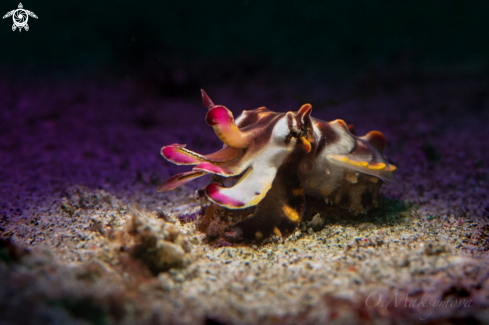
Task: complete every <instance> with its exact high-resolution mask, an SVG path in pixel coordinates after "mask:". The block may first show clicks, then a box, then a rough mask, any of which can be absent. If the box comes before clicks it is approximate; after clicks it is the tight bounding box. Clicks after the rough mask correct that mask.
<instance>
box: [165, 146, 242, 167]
mask: <svg viewBox="0 0 489 325" xmlns="http://www.w3.org/2000/svg"><path fill="white" fill-rule="evenodd" d="M241 151H242V149H240V148H234V147H230V146H225V147H224V148H222V149H221V150H219V151H216V152H214V153H211V154H208V155H201V154H199V153H197V152H194V151H191V150H188V149H186V148H185V144H178V143H174V144H171V145H168V146H164V147H163V148H161V155H162V156H163V157H164V158H165V159H166V160H168V161H169V162H172V163H174V164H177V165H198V164H200V163H202V162H207V163H211V164H214V165H224V164H228V163H230V162H232V161H233V160H235V159H236V158H238V156H239V155H240V153H241Z"/></svg>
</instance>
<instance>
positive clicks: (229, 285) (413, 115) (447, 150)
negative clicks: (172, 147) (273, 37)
mask: <svg viewBox="0 0 489 325" xmlns="http://www.w3.org/2000/svg"><path fill="white" fill-rule="evenodd" d="M379 78H380V79H379V80H380V81H382V77H379ZM387 81H388V83H391V81H392V80H390V79H388V80H387ZM485 81H487V80H477V79H476V78H473V79H466V80H461V79H455V78H454V79H449V78H448V79H446V80H437V79H435V78H431V79H428V78H426V81H418V82H417V83H416V84H412V83H408V82H402V83H397V85H399V86H391V87H390V88H383V87H382V86H379V85H380V84H381V83H379V85H378V86H377V87H376V88H375V89H374V90H375V91H373V92H371V93H369V94H368V95H365V93H364V89H363V88H364V87H362V86H358V88H356V87H353V86H344V87H337V88H333V87H327V86H325V85H320V84H317V85H314V86H312V87H304V86H300V85H297V84H293V83H286V82H283V83H282V84H280V83H277V82H274V84H273V87H271V86H270V84H268V83H267V82H263V81H262V82H260V81H256V80H250V81H249V83H247V85H248V86H246V87H243V85H242V84H240V85H239V89H238V86H236V87H235V86H233V85H227V86H215V87H214V88H212V87H206V85H201V86H202V87H203V88H206V90H208V91H209V93H211V92H212V94H215V95H213V100H214V101H215V102H219V103H226V105H227V106H228V107H229V108H230V109H231V110H232V111H233V113H234V114H235V116H237V115H238V114H239V113H240V112H241V111H242V110H245V109H248V110H249V109H255V108H257V107H259V106H262V105H265V106H267V108H269V109H270V110H274V111H280V112H286V111H289V110H290V111H297V110H298V109H299V107H300V105H302V104H303V103H305V102H310V103H311V104H312V106H313V108H314V116H315V117H318V118H320V119H323V120H334V119H337V118H341V119H344V120H345V121H346V122H347V123H348V124H350V123H351V124H354V125H355V126H356V128H357V133H359V134H364V133H366V132H367V131H369V130H372V129H375V130H379V131H381V132H382V133H384V134H385V136H386V139H387V145H386V149H385V151H384V154H385V156H386V157H387V158H388V159H389V161H390V162H392V163H393V164H395V165H396V166H398V171H397V172H396V173H397V175H396V176H397V177H398V179H399V182H400V184H401V186H400V188H399V189H397V188H395V187H391V186H386V187H384V188H382V190H381V195H382V196H383V197H385V199H384V206H383V208H380V209H377V210H375V211H374V212H372V213H369V214H368V215H365V216H361V217H352V216H347V215H337V214H333V213H332V214H331V215H328V214H327V213H325V212H322V213H320V217H318V218H319V219H318V218H316V217H315V218H313V219H312V220H310V221H307V220H306V222H304V223H302V224H301V225H299V227H298V229H297V231H296V232H295V233H293V234H292V235H291V236H290V237H289V238H287V239H281V238H279V237H272V238H270V239H269V240H267V241H265V242H263V243H261V244H260V246H255V245H251V246H247V245H242V246H234V245H231V244H230V243H228V242H225V241H221V242H216V241H213V240H214V239H213V237H212V231H214V230H215V232H216V233H217V232H219V229H218V228H219V227H220V226H222V224H224V223H225V221H226V220H224V218H229V219H233V218H234V217H235V216H233V215H229V216H221V218H222V220H220V219H219V218H217V219H215V220H207V221H206V222H208V225H207V228H208V231H207V233H206V234H205V235H204V234H202V233H200V232H198V231H197V226H198V223H199V222H201V221H202V220H195V219H194V217H195V216H196V215H197V214H198V213H199V212H200V202H199V201H197V200H196V199H195V194H194V190H195V189H196V188H198V187H201V186H202V185H204V184H206V183H207V181H208V180H205V179H204V180H202V181H200V180H199V181H196V182H195V183H197V184H193V183H192V184H186V185H184V186H182V187H181V189H179V190H176V191H173V192H166V193H157V192H156V187H157V185H158V184H159V183H160V182H161V181H162V180H163V179H166V178H168V177H169V176H170V175H172V174H175V173H178V172H182V171H183V170H182V169H181V168H179V167H175V166H173V165H172V164H169V163H167V162H166V161H164V159H163V158H161V156H160V155H159V153H160V152H159V151H160V148H161V145H162V144H167V143H186V144H187V147H188V148H192V149H195V150H196V151H198V152H199V153H204V154H205V153H210V152H213V151H216V150H218V149H220V146H221V141H220V140H219V139H218V138H217V137H216V136H215V134H214V132H213V131H212V130H211V129H210V128H209V127H208V126H207V125H206V124H205V123H202V121H203V119H204V117H205V114H206V111H207V109H205V108H203V107H202V106H201V103H200V100H199V98H198V96H199V89H198V88H196V89H195V92H194V93H192V94H189V96H187V97H186V98H167V97H157V96H154V95H148V94H146V93H144V91H142V90H141V87H138V85H137V84H136V83H134V82H131V81H129V80H126V81H117V82H115V81H111V80H105V81H93V80H87V81H72V82H64V83H61V82H57V81H48V82H44V83H37V82H35V81H32V82H19V81H15V80H13V81H12V80H0V235H1V237H2V241H1V243H0V287H1V288H3V289H2V290H0V291H1V292H0V319H1V320H5V321H7V323H8V322H10V323H16V322H17V323H18V322H20V321H24V322H25V323H31V324H33V323H35V321H34V320H33V319H41V318H40V317H45V318H43V319H48V320H47V321H46V322H45V323H49V322H50V321H49V320H51V323H54V322H55V321H58V322H61V323H64V324H75V323H76V324H82V323H84V322H85V323H86V322H92V323H93V322H95V323H96V322H98V323H104V322H105V323H110V322H114V323H130V322H131V320H132V321H134V320H136V321H137V322H138V323H151V321H152V320H153V321H155V322H158V321H160V322H162V323H165V322H167V323H175V324H176V323H182V324H184V323H205V322H206V321H209V320H215V321H219V322H222V323H236V324H237V323H243V324H245V323H246V324H250V323H258V322H259V323H263V324H265V323H270V324H271V323H276V322H282V323H284V324H293V323H301V322H305V323H320V322H333V323H334V322H336V323H338V324H339V323H345V322H346V323H352V322H357V323H359V322H369V321H370V322H375V321H377V320H380V319H381V318H382V319H387V322H396V321H400V322H404V321H405V322H415V321H418V320H420V319H425V320H427V321H431V320H432V321H438V320H443V319H461V320H474V321H480V322H487V321H489V320H488V319H487V308H488V305H487V296H488V294H489V280H488V278H487V274H489V255H488V254H489V251H488V248H489V237H488V235H487V234H488V233H489V212H488V210H489V198H488V192H487V188H488V183H489V141H488V140H487V138H488V136H489V125H488V123H487V121H489V92H488V90H487V87H486V83H485ZM351 84H355V83H354V82H352V83H351ZM358 84H359V85H361V84H362V83H361V82H359V83H358ZM369 87H372V86H371V85H370V86H369ZM370 89H372V88H370ZM352 94H353V95H352ZM354 94H363V95H358V96H355V95H354ZM330 97H333V98H334V99H335V100H336V101H337V102H338V101H339V102H341V99H343V98H349V101H346V102H343V103H341V104H332V103H334V101H332V100H330ZM199 218H200V217H199ZM131 220H132V221H131ZM318 220H319V221H318ZM7 238H8V240H7ZM220 246H223V247H220ZM22 247H24V248H27V250H25V249H23V248H22ZM46 274H50V275H49V276H47V275H46ZM431 288H433V289H431ZM396 294H397V295H398V297H400V298H402V299H404V298H406V299H407V300H406V301H407V307H402V308H401V307H400V305H397V306H395V305H394V303H393V302H392V303H391V304H390V305H385V306H381V304H380V303H378V304H377V303H376V302H377V301H380V300H382V301H389V298H392V297H394V296H395V295H396ZM209 297H211V298H209ZM373 297H375V298H376V300H375V301H374V300H373ZM423 297H424V299H425V301H430V302H434V301H437V299H438V300H439V301H440V300H441V301H449V302H453V301H454V300H455V299H457V300H458V301H463V302H464V303H465V304H466V305H464V304H462V305H460V306H458V307H447V308H438V307H437V308H432V309H431V308H426V307H424V306H422V305H420V304H419V303H418V304H416V302H415V300H416V299H417V301H418V302H419V301H420V300H421V299H422V298H423ZM469 300H470V303H469V304H468V305H467V303H468V301H469ZM413 301H414V302H413ZM402 304H403V306H405V305H404V300H403V302H402ZM26 308H28V309H29V310H32V316H27V315H25V313H24V311H25V310H26ZM484 312H486V313H485V314H484Z"/></svg>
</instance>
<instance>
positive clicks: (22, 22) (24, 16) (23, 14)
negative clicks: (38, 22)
mask: <svg viewBox="0 0 489 325" xmlns="http://www.w3.org/2000/svg"><path fill="white" fill-rule="evenodd" d="M23 8H24V6H22V3H19V9H15V10H12V11H9V12H7V13H6V14H5V16H3V19H5V18H7V17H10V16H12V19H13V20H14V24H13V25H12V31H14V32H15V29H16V28H18V29H19V32H21V31H22V28H24V29H25V30H26V31H28V30H29V25H27V21H28V20H29V16H31V17H33V18H36V19H37V16H36V14H35V13H33V12H32V11H29V10H25V9H23Z"/></svg>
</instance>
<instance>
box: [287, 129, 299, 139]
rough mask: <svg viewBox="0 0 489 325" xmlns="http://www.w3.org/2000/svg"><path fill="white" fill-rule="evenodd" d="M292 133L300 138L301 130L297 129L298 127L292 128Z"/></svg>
mask: <svg viewBox="0 0 489 325" xmlns="http://www.w3.org/2000/svg"><path fill="white" fill-rule="evenodd" d="M290 135H291V136H293V137H294V138H299V137H300V136H301V131H299V130H297V129H296V128H292V129H290Z"/></svg>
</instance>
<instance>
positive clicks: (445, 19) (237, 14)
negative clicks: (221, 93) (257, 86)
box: [0, 0, 489, 92]
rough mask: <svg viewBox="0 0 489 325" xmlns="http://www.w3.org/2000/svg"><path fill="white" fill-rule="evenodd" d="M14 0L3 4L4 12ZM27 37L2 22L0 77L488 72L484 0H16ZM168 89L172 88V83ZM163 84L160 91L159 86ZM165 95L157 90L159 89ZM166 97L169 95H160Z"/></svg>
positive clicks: (158, 78) (164, 79) (226, 78)
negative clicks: (26, 14) (29, 14)
mask: <svg viewBox="0 0 489 325" xmlns="http://www.w3.org/2000/svg"><path fill="white" fill-rule="evenodd" d="M17 1H18V0H15V1H13V0H4V1H2V3H1V4H0V11H1V15H2V16H3V15H4V14H5V13H6V12H8V11H10V10H12V9H16V8H17V6H18V2H17ZM23 5H24V8H25V9H28V10H31V11H33V12H34V13H35V14H36V15H37V16H38V17H39V19H34V18H29V26H30V30H29V31H28V32H25V31H22V32H21V33H19V32H18V31H16V32H12V30H11V26H12V19H11V18H7V19H4V20H0V40H1V45H0V48H1V51H0V72H2V73H3V74H4V75H8V76H9V77H14V78H15V77H16V76H26V77H29V78H32V77H34V76H35V77H38V78H41V79H42V78H48V77H51V76H56V77H62V78H63V77H66V76H80V75H82V76H83V75H87V74H91V75H108V76H117V77H120V76H124V77H137V78H143V79H146V80H149V81H150V82H155V83H158V84H160V85H166V86H168V84H169V80H170V79H171V80H172V82H173V84H174V85H173V86H176V87H174V88H181V87H178V84H179V83H180V86H182V85H185V84H186V83H188V82H189V80H191V81H192V82H195V83H197V84H198V83H199V82H201V81H210V80H213V81H216V82H233V80H234V79H235V78H237V79H242V78H247V77H250V76H254V75H256V74H265V73H266V74H271V73H277V74H280V75H282V76H285V77H287V78H291V79H294V78H304V79H305V80H338V79H349V78H351V77H355V76H357V75H358V74H359V73H363V72H365V71H367V72H368V71H372V70H375V69H379V68H380V69H386V70H389V69H397V70H396V71H402V73H403V74H408V75H413V74H424V73H433V72H435V73H439V72H440V71H442V72H443V73H448V74H450V75H457V74H478V75H480V74H487V73H488V62H489V20H488V19H487V16H488V14H489V2H487V1H464V0H455V1H441V0H436V1H422V0H410V1H388V0H376V1H375V0H372V1H359V0H344V1H257V0H240V1H229V0H227V1H224V0H206V1H195V0H194V1H183V0H164V1H79V0H75V1H47V2H41V1H32V0H31V1H26V2H25V1H24V2H23ZM172 82H170V84H171V83H172ZM163 88H164V87H163ZM162 91H164V90H162ZM167 92H171V89H169V90H167Z"/></svg>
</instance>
